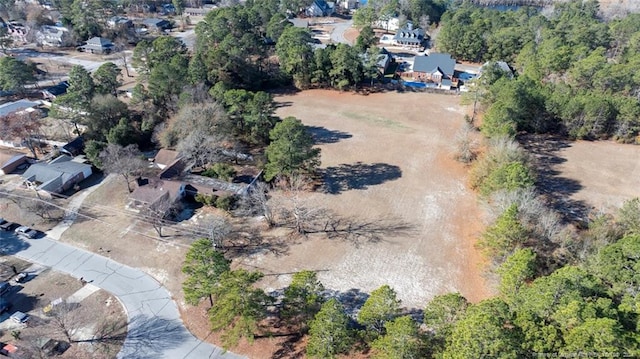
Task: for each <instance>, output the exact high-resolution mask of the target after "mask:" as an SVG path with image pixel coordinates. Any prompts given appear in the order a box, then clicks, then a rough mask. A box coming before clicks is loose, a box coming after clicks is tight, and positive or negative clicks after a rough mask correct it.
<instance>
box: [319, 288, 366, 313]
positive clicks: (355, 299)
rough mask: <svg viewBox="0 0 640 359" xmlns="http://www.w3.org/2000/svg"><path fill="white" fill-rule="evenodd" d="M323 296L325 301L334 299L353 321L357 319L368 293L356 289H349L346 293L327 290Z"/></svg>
mask: <svg viewBox="0 0 640 359" xmlns="http://www.w3.org/2000/svg"><path fill="white" fill-rule="evenodd" d="M323 294H324V296H325V297H326V298H327V299H328V298H336V300H338V302H340V304H342V306H343V307H344V312H345V313H346V314H347V315H348V316H349V317H350V318H351V319H353V320H355V318H356V317H357V315H358V312H359V311H360V308H362V306H363V305H364V302H366V301H367V299H369V293H367V292H363V291H361V290H360V289H358V288H351V289H349V290H346V291H339V290H331V289H328V290H325V291H324V293H323Z"/></svg>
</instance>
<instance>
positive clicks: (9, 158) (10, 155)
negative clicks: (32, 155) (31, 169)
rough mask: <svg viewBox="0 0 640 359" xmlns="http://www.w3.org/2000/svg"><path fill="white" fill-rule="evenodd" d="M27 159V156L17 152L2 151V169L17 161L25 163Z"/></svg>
mask: <svg viewBox="0 0 640 359" xmlns="http://www.w3.org/2000/svg"><path fill="white" fill-rule="evenodd" d="M26 159H27V155H25V154H24V153H22V152H15V151H10V150H4V149H3V150H0V168H4V167H6V166H8V165H10V164H12V163H15V162H17V161H24V160H26Z"/></svg>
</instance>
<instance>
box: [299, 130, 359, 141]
mask: <svg viewBox="0 0 640 359" xmlns="http://www.w3.org/2000/svg"><path fill="white" fill-rule="evenodd" d="M305 128H306V129H307V131H308V132H309V133H310V134H311V136H312V137H313V140H314V141H315V144H316V145H326V144H329V143H337V142H340V140H344V139H347V138H351V137H353V135H351V134H350V133H348V132H342V131H339V130H330V129H328V128H326V127H322V126H305Z"/></svg>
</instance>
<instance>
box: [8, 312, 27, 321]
mask: <svg viewBox="0 0 640 359" xmlns="http://www.w3.org/2000/svg"><path fill="white" fill-rule="evenodd" d="M10 318H11V320H13V321H14V322H16V323H25V322H26V321H27V320H29V316H28V315H27V314H25V313H22V312H15V313H13V314H11V317H10Z"/></svg>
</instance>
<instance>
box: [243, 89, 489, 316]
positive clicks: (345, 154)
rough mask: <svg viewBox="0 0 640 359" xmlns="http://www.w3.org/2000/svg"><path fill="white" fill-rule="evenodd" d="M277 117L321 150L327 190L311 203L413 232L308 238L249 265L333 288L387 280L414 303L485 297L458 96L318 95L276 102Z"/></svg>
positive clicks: (277, 281)
mask: <svg viewBox="0 0 640 359" xmlns="http://www.w3.org/2000/svg"><path fill="white" fill-rule="evenodd" d="M276 100H277V101H278V102H280V103H281V104H282V105H283V107H281V108H280V109H279V110H278V115H280V116H283V117H284V116H295V117H298V118H300V119H301V120H302V121H303V122H304V123H305V124H306V125H307V126H310V130H311V131H312V132H314V133H315V134H316V136H317V138H319V139H320V142H321V143H323V144H321V145H320V148H321V149H322V167H323V168H324V171H325V172H326V180H327V181H328V183H329V186H328V189H329V193H316V194H314V195H313V198H312V199H310V200H311V201H315V202H317V203H318V204H319V205H321V206H323V207H326V208H330V209H331V210H333V211H335V212H337V213H339V214H340V215H342V216H345V217H352V218H358V219H359V220H361V221H363V222H366V221H372V222H378V223H385V224H389V223H394V222H397V223H401V222H402V223H408V224H410V226H411V227H412V230H411V231H410V232H411V233H404V232H403V233H397V234H396V235H395V236H394V235H388V236H386V237H385V239H384V240H383V241H381V242H377V243H360V245H357V246H356V245H354V244H353V243H348V242H344V241H338V240H328V239H317V238H309V239H306V240H301V241H300V242H299V243H297V244H295V245H292V246H291V247H290V249H289V254H288V255H287V256H286V257H276V256H273V255H270V254H259V255H254V256H252V257H250V258H248V259H247V260H246V261H245V264H248V265H252V266H255V267H258V268H259V269H261V270H263V271H264V272H265V273H271V274H273V275H272V276H271V277H268V278H269V279H270V282H269V285H270V286H272V287H273V288H274V289H275V288H280V287H282V286H284V285H285V284H286V283H287V281H288V279H289V276H288V275H287V274H286V273H289V272H292V271H296V270H301V269H313V270H318V271H319V277H320V279H321V280H322V282H323V283H324V284H325V286H326V287H327V288H329V289H332V290H336V291H339V292H343V293H344V292H349V291H351V292H352V293H353V292H357V291H363V292H370V291H371V290H373V289H375V288H377V287H379V286H381V285H383V284H390V285H391V286H393V287H394V288H395V289H396V291H397V292H398V293H399V296H400V298H401V299H402V300H403V302H404V304H405V305H406V306H408V307H416V308H422V307H423V306H424V304H425V303H426V302H427V301H428V300H429V299H431V298H432V297H433V296H435V295H437V294H442V293H445V292H451V291H460V292H461V293H462V294H463V295H465V296H466V297H467V298H469V299H470V300H472V301H477V300H480V299H482V298H485V297H487V296H488V295H489V293H488V292H489V291H488V290H487V288H486V284H485V282H484V280H483V278H482V277H481V275H480V273H481V271H480V270H479V268H478V262H479V256H478V255H477V253H476V251H475V250H474V249H473V242H474V238H475V237H477V235H478V233H479V231H480V230H481V225H480V221H479V218H480V215H481V214H480V211H479V208H478V206H477V202H476V199H475V196H474V194H473V193H471V192H470V191H469V190H468V189H467V188H466V186H465V183H466V170H465V169H464V168H463V167H462V166H461V165H460V164H458V163H457V162H455V161H454V160H452V153H453V146H452V143H453V139H454V136H455V133H456V132H457V130H458V128H459V127H460V126H461V125H462V122H463V111H462V109H461V108H460V106H459V97H457V96H445V95H433V94H423V93H385V94H373V95H369V96H363V95H354V94H351V93H339V92H335V91H323V90H313V91H305V92H301V93H298V94H295V95H287V96H280V97H277V98H276Z"/></svg>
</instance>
